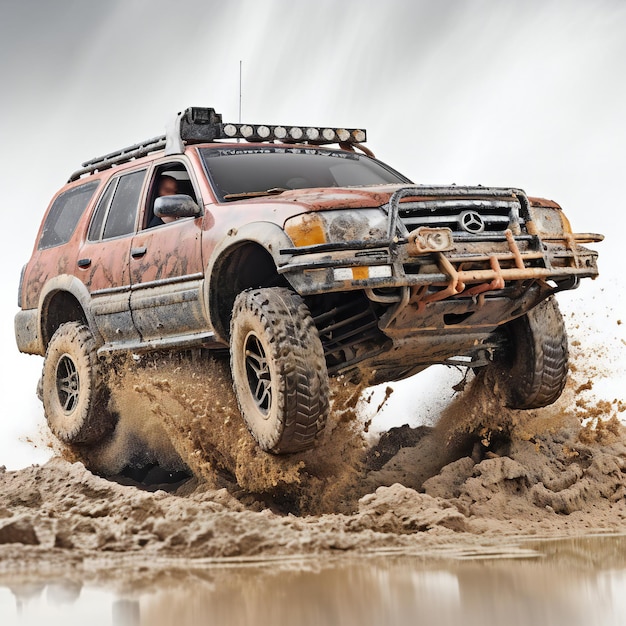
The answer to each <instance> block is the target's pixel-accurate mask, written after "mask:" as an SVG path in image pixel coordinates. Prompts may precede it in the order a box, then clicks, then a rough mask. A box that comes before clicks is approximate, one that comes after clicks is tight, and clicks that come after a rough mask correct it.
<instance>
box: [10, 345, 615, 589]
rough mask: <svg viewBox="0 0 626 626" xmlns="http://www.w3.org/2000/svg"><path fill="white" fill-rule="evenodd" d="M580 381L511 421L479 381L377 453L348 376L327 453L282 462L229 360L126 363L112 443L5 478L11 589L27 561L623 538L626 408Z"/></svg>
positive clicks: (118, 384)
mask: <svg viewBox="0 0 626 626" xmlns="http://www.w3.org/2000/svg"><path fill="white" fill-rule="evenodd" d="M573 369H574V372H573V374H572V376H571V377H570V380H569V382H568V386H567V388H566V391H565V393H564V395H563V397H562V398H561V399H560V400H559V401H558V402H557V403H556V404H555V405H553V406H551V407H548V408H545V409H540V410H534V411H514V410H509V409H503V408H502V407H501V405H500V404H498V403H497V402H496V401H495V400H494V398H493V396H492V395H491V394H490V393H489V392H488V389H489V384H487V385H485V384H482V381H480V380H478V379H474V380H473V381H472V382H470V383H469V384H468V385H467V386H466V387H465V389H464V390H463V391H462V392H460V393H459V394H458V395H457V396H456V397H455V399H454V400H453V401H452V402H451V403H450V405H449V406H448V407H447V409H446V410H445V411H444V412H443V414H442V416H441V418H440V419H439V421H438V423H437V424H436V426H435V427H425V426H420V427H417V428H410V427H409V426H403V427H401V428H395V429H391V430H390V431H389V432H387V433H385V434H383V435H382V436H381V438H380V440H379V441H378V443H377V444H376V445H375V446H373V447H371V446H368V445H367V443H366V439H365V437H364V424H363V422H362V420H361V419H359V417H358V416H357V415H356V412H355V408H354V407H355V406H356V405H357V399H358V397H359V396H360V394H361V391H362V390H361V389H360V388H359V387H356V386H354V385H352V384H350V383H348V382H347V381H343V380H339V381H337V382H336V383H335V387H334V390H333V405H332V406H333V410H332V416H331V419H330V422H329V424H328V427H327V428H326V430H325V432H324V434H323V436H322V438H321V440H320V442H319V445H318V446H317V448H315V449H314V450H311V451H308V452H305V453H302V454H297V455H289V456H286V457H278V456H273V455H269V454H265V453H263V452H261V451H260V450H259V449H258V447H257V446H256V445H255V443H254V441H253V440H252V438H251V436H250V435H249V433H248V432H247V430H246V428H245V425H244V424H243V422H242V420H241V418H240V416H239V413H238V411H237V408H236V403H235V400H234V397H233V393H232V389H231V386H230V381H229V377H228V371H227V370H228V365H227V363H226V362H225V361H224V360H220V359H215V358H208V359H207V358H203V359H201V360H199V359H194V358H186V359H182V358H164V357H161V358H160V359H157V358H156V357H150V358H145V359H143V360H141V361H140V362H134V361H133V362H130V363H125V364H124V363H119V362H118V363H117V364H116V366H115V367H114V368H112V370H111V371H112V372H113V380H112V386H113V389H114V393H113V402H114V406H115V408H116V409H117V411H118V412H119V414H120V415H124V418H123V419H121V420H120V422H119V423H118V426H117V428H116V430H115V432H114V433H113V435H112V436H111V437H110V439H109V441H108V442H107V443H106V445H104V446H102V447H100V448H99V449H98V450H97V451H95V450H86V449H83V450H73V451H68V450H64V451H62V455H60V456H57V457H55V458H53V459H52V460H51V461H50V462H48V463H47V464H45V465H43V466H32V467H29V468H26V469H23V470H20V471H6V470H3V471H0V577H2V576H8V575H9V572H11V571H12V568H13V569H14V568H15V566H16V563H19V566H20V568H21V569H22V570H24V568H26V569H28V568H29V567H32V568H35V569H38V570H41V568H42V567H44V568H45V567H59V563H65V564H71V563H77V562H81V563H84V562H85V559H91V563H92V566H93V567H99V566H98V565H97V563H100V566H101V565H102V563H104V562H109V563H110V559H120V558H123V559H128V558H132V559H134V561H133V562H134V563H136V564H137V563H139V564H141V563H144V564H145V563H148V562H150V563H153V562H154V561H155V560H157V561H158V560H159V559H171V558H177V559H178V558H185V559H215V558H235V557H236V558H240V559H241V558H244V559H254V558H278V557H289V556H294V555H297V556H301V555H324V554H336V553H338V552H341V553H343V552H346V551H350V552H354V553H371V552H376V551H401V552H407V551H411V550H415V549H420V550H423V549H424V548H425V547H431V548H436V547H437V546H439V547H441V546H446V545H450V544H453V543H455V544H459V543H461V544H464V545H473V546H476V545H486V544H489V543H492V544H493V543H497V542H498V541H500V540H501V538H502V537H504V536H509V537H510V536H519V535H540V536H563V535H571V534H583V533H590V532H626V429H625V428H624V426H622V424H621V423H620V421H619V419H618V418H619V414H620V413H621V412H622V411H623V410H624V409H625V408H626V407H624V405H623V403H622V402H621V401H619V400H613V401H604V400H602V401H592V400H589V398H588V395H586V392H587V391H588V389H589V387H590V386H591V385H592V383H591V382H590V381H589V380H587V379H585V376H584V373H583V371H582V370H576V368H575V367H574V368H573ZM157 464H158V466H159V467H160V468H161V469H160V470H159V471H160V472H162V473H161V476H162V477H165V478H168V477H169V478H172V477H173V476H174V477H175V476H178V474H176V472H181V471H186V470H189V469H190V470H191V472H192V473H193V474H194V476H195V477H194V478H191V479H188V480H185V481H181V482H180V483H177V484H172V481H171V480H170V481H169V482H168V484H162V485H160V484H154V483H155V482H156V481H155V480H152V481H147V480H145V473H146V472H145V468H146V467H148V468H149V467H153V466H156V465H157ZM85 465H87V466H88V467H90V469H91V470H93V473H92V471H89V470H88V469H86V467H85ZM141 468H144V470H143V474H141V476H140V477H139V478H138V477H137V474H135V475H134V476H135V480H134V481H132V480H130V479H129V476H133V473H132V472H133V471H135V472H140V471H141ZM163 468H165V469H163ZM154 476H158V473H157V474H153V477H154ZM181 476H182V474H181ZM148 482H151V483H152V484H151V485H149V486H148V485H147V484H146V483H148ZM122 483H126V484H122ZM103 559H104V560H103ZM94 563H95V565H94ZM46 564H47V565H46Z"/></svg>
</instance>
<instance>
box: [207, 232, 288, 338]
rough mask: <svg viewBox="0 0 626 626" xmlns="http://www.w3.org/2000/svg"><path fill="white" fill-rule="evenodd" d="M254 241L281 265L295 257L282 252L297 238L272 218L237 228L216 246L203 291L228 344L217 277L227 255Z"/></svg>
mask: <svg viewBox="0 0 626 626" xmlns="http://www.w3.org/2000/svg"><path fill="white" fill-rule="evenodd" d="M250 243H252V244H257V245H258V246H260V247H262V248H263V249H264V250H265V251H266V252H267V253H268V254H269V255H270V256H271V257H272V259H273V260H274V265H275V267H277V268H278V267H280V266H281V265H284V264H286V263H288V262H289V260H290V259H291V258H292V255H290V254H280V250H281V249H285V248H292V247H293V242H292V241H291V239H289V237H287V235H286V234H285V231H284V230H283V229H282V228H281V227H280V226H278V225H277V224H274V223H272V222H253V223H249V224H245V225H244V226H242V227H241V228H238V229H236V228H233V229H231V230H230V231H229V232H228V234H227V235H226V237H224V238H223V239H222V240H221V241H220V242H219V244H218V245H217V246H215V248H214V249H213V252H212V253H211V257H210V258H209V262H208V264H207V266H206V271H205V280H204V294H203V297H204V306H205V315H206V318H207V319H208V320H210V323H211V326H212V327H213V329H214V330H215V334H216V338H217V339H218V340H220V341H223V342H224V343H226V344H228V339H227V337H225V336H224V334H225V333H224V332H223V329H222V328H221V322H220V318H219V297H220V295H223V294H222V289H220V288H219V287H217V285H216V281H217V278H218V276H219V275H220V271H219V270H220V265H221V264H222V263H223V262H224V259H226V258H227V257H228V256H229V255H230V253H231V252H233V251H234V250H235V249H236V248H238V247H239V246H242V245H245V244H250Z"/></svg>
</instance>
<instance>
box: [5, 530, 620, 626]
mask: <svg viewBox="0 0 626 626" xmlns="http://www.w3.org/2000/svg"><path fill="white" fill-rule="evenodd" d="M526 547H527V548H532V549H534V550H536V555H537V556H536V557H535V558H526V559H519V558H518V559H512V558H499V559H480V560H476V559H473V560H459V559H455V560H452V559H446V560H442V559H439V560H433V559H432V558H427V557H426V556H425V555H421V556H419V555H416V556H394V557H389V556H388V557H380V556H379V557H370V558H361V559H354V558H344V559H333V560H331V561H326V562H323V561H298V562H292V563H286V562H279V563H267V562H266V563H263V564H258V565H249V564H248V565H240V566H234V565H230V566H228V565H224V564H221V565H219V566H215V565H212V566H207V567H204V568H195V569H191V568H189V569H188V568H184V569H179V570H172V569H168V570H167V571H166V572H161V574H160V575H159V576H158V577H157V578H156V579H155V578H154V575H153V574H152V575H150V576H148V577H143V578H142V577H139V578H138V579H137V580H136V583H135V584H126V583H125V584H124V586H123V587H121V588H120V587H119V586H118V587H117V591H116V592H112V591H103V590H101V589H98V588H94V587H93V586H92V585H86V586H85V587H83V586H82V584H81V583H80V582H77V581H76V580H73V579H68V580H62V581H58V580H57V581H54V582H53V583H50V582H38V583H37V582H36V583H27V582H23V583H20V584H10V585H7V586H5V587H4V588H0V616H2V619H1V623H2V624H3V626H4V625H7V626H9V625H10V624H16V625H18V624H19V625H20V626H29V625H31V624H44V623H45V624H46V625H47V626H54V625H55V624H63V626H71V625H72V624H81V625H84V624H88V625H89V626H97V625H99V624H106V625H107V626H109V625H112V626H144V625H150V626H165V625H170V624H174V625H176V626H187V625H190V626H191V625H194V626H196V625H201V624H228V625H229V626H238V625H240V624H241V625H243V624H246V625H255V624H263V625H265V624H268V623H269V624H273V625H279V624H290V625H291V624H298V625H299V626H307V625H309V624H311V625H313V624H315V625H319V624H323V625H329V626H331V625H334V624H337V625H339V624H340V625H341V626H352V625H355V626H356V625H359V626H363V625H365V624H392V625H396V624H397V625H404V624H407V625H409V624H411V625H415V624H429V625H430V624H437V625H438V626H446V625H451V624H460V623H463V624H464V625H465V626H474V625H479V624H480V625H481V626H483V625H484V624H485V623H506V624H520V625H521V624H533V626H534V625H535V624H555V625H561V624H562V625H564V626H565V625H567V626H577V625H581V626H582V625H583V624H584V625H585V626H587V625H589V624H602V625H603V626H612V625H613V624H615V625H617V624H620V625H621V624H624V623H626V598H625V597H624V593H623V590H624V589H625V588H626V538H624V537H602V538H595V539H591V538H587V539H578V540H569V541H560V542H545V543H542V542H539V543H537V542H535V543H532V544H530V543H528V542H526ZM527 554H531V552H530V551H527ZM111 576H113V577H114V574H111ZM101 584H104V585H106V586H108V587H109V588H115V587H116V585H115V583H114V580H113V578H112V579H109V580H108V581H106V582H104V581H103V582H102V583H101Z"/></svg>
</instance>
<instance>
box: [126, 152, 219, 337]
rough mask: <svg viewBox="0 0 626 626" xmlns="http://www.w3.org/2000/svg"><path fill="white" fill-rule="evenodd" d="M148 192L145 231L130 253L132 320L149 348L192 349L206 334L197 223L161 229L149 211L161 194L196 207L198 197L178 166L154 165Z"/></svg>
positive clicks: (183, 167)
mask: <svg viewBox="0 0 626 626" xmlns="http://www.w3.org/2000/svg"><path fill="white" fill-rule="evenodd" d="M164 183H166V184H164ZM149 189H150V191H149V193H148V194H147V200H146V206H145V207H144V213H143V219H142V221H143V224H144V226H145V227H144V228H143V229H142V230H140V231H139V232H138V233H137V234H136V235H135V237H134V238H133V241H132V246H131V249H130V280H131V284H132V290H131V300H130V306H131V310H132V315H133V320H134V323H135V326H136V328H137V330H138V331H139V333H140V334H141V336H142V339H143V341H144V342H147V343H151V344H152V345H153V346H154V347H167V346H168V345H170V344H172V345H174V344H175V345H177V346H182V345H185V343H187V344H189V345H193V344H195V343H199V342H201V341H202V340H203V338H206V336H207V334H208V333H207V329H208V324H207V321H206V317H205V315H204V306H203V301H202V291H203V290H202V285H203V280H204V275H203V269H204V266H203V262H202V246H201V243H202V217H198V218H191V217H188V218H181V219H178V220H175V221H172V222H169V223H162V222H161V220H159V219H158V218H155V217H154V215H153V212H152V207H153V205H154V200H155V199H156V198H157V197H158V195H159V194H163V193H172V192H174V193H184V194H186V195H190V196H191V197H192V198H193V199H194V200H195V201H196V202H198V200H199V197H200V196H199V194H198V193H197V191H196V189H197V187H196V186H195V184H194V182H193V181H192V179H191V178H190V175H189V168H188V167H186V165H185V164H184V163H183V162H182V161H173V162H169V163H161V164H159V165H158V166H157V167H156V168H155V170H154V172H153V175H152V177H151V182H150V187H149ZM159 222H161V223H159Z"/></svg>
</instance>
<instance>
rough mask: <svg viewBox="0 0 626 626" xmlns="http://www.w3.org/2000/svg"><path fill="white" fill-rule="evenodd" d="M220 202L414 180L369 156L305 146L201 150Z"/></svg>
mask: <svg viewBox="0 0 626 626" xmlns="http://www.w3.org/2000/svg"><path fill="white" fill-rule="evenodd" d="M200 155H201V157H202V160H203V162H204V165H205V167H206V170H207V173H208V175H209V178H210V180H211V182H212V184H213V188H214V189H215V192H216V194H217V196H218V198H219V200H221V201H223V200H234V199H236V198H242V197H246V195H248V194H250V196H253V195H258V193H256V194H255V192H268V194H275V193H279V192H281V191H285V190H288V189H308V188H314V187H367V186H369V185H385V184H389V183H391V184H398V183H400V184H405V183H409V182H410V181H409V180H408V179H407V178H405V177H404V176H402V175H401V174H399V173H398V172H396V171H394V170H392V169H391V168H390V167H388V166H386V165H384V164H383V163H381V162H380V161H376V160H374V159H371V158H369V157H366V156H361V155H359V154H355V153H352V152H340V151H338V150H324V149H321V148H314V147H311V148H305V147H297V148H296V147H294V148H285V147H274V146H263V147H246V146H242V147H241V148H239V147H233V146H228V147H224V148H201V149H200Z"/></svg>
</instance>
